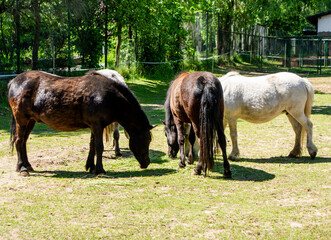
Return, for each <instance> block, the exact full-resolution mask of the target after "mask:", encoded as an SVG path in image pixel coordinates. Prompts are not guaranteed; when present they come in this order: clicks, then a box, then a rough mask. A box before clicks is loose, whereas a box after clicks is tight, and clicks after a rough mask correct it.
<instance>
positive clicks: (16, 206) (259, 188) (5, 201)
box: [0, 77, 331, 239]
mask: <svg viewBox="0 0 331 240" xmlns="http://www.w3.org/2000/svg"><path fill="white" fill-rule="evenodd" d="M169 81H170V79H169V80H157V79H146V78H141V79H131V80H129V81H128V85H129V87H130V88H131V89H132V90H133V92H135V94H136V96H137V98H138V100H139V102H140V103H141V104H142V106H143V108H144V110H145V112H146V113H147V114H148V117H149V119H150V121H151V123H152V124H159V125H158V127H156V128H155V129H153V131H152V132H153V141H152V143H151V148H150V157H151V164H150V166H149V167H148V169H146V170H142V169H140V168H139V164H138V162H137V161H136V160H135V158H134V157H133V155H132V153H131V152H130V151H129V149H128V140H127V139H126V138H125V137H124V134H123V131H122V130H121V139H120V146H121V149H122V152H123V157H122V158H120V159H115V158H114V151H113V150H111V145H110V143H106V144H105V152H104V159H103V162H104V168H105V170H106V171H107V174H106V176H102V177H95V176H94V175H92V174H89V173H87V172H85V171H84V166H85V161H86V158H87V154H88V147H89V137H90V135H89V131H88V130H82V131H77V132H69V133H68V132H56V131H53V130H51V129H49V128H48V127H46V126H44V125H38V126H36V127H35V129H34V131H33V132H32V134H31V136H30V139H29V141H28V155H29V159H30V162H31V164H32V165H33V167H34V169H35V170H36V171H35V172H33V173H31V176H30V177H28V178H23V177H21V176H19V174H18V173H16V172H15V165H16V161H17V158H16V153H15V152H14V154H11V153H10V150H9V117H8V116H7V113H6V112H0V193H1V197H0V239H330V238H331V230H330V229H331V218H330V211H331V177H330V176H331V171H330V170H331V163H330V162H331V117H330V115H331V79H330V77H323V78H310V81H311V82H312V83H313V85H314V87H315V92H316V94H315V102H314V108H313V112H312V116H311V120H312V122H313V123H314V143H315V145H316V146H317V147H318V149H319V151H318V155H317V157H316V159H315V160H310V158H309V157H308V156H309V155H308V152H307V150H306V148H304V152H303V157H301V158H296V159H288V158H286V157H285V156H287V155H288V153H289V152H290V150H291V149H292V147H293V145H294V133H293V131H292V128H291V125H290V123H289V122H288V120H287V118H286V116H285V115H282V116H279V117H278V118H276V119H274V120H273V121H271V122H269V123H266V124H263V125H254V124H249V123H247V122H244V121H239V123H238V135H239V136H238V140H239V148H240V150H241V158H240V159H238V160H237V161H231V162H230V164H231V170H232V175H233V178H232V179H231V180H228V179H224V178H223V167H222V164H223V162H222V158H221V156H219V155H217V159H216V162H217V164H216V168H215V170H214V171H213V172H210V173H209V176H208V177H206V178H204V177H203V176H194V175H192V172H193V168H194V166H187V167H186V168H185V169H177V166H178V160H172V159H170V158H168V156H167V155H166V152H167V144H166V138H165V136H164V133H163V127H162V126H161V124H160V119H163V118H164V111H163V102H164V98H165V92H166V90H167V87H168V84H169ZM226 136H227V137H228V138H229V132H228V129H227V131H226ZM230 150H231V143H230V141H228V147H227V151H228V153H230Z"/></svg>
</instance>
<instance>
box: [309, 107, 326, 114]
mask: <svg viewBox="0 0 331 240" xmlns="http://www.w3.org/2000/svg"><path fill="white" fill-rule="evenodd" d="M311 113H312V114H323V115H331V106H314V107H313V109H312V111H311Z"/></svg>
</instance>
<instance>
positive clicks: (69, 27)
mask: <svg viewBox="0 0 331 240" xmlns="http://www.w3.org/2000/svg"><path fill="white" fill-rule="evenodd" d="M67 8H68V72H70V71H71V10H70V2H69V1H68V2H67Z"/></svg>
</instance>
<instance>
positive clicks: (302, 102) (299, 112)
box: [219, 72, 317, 160]
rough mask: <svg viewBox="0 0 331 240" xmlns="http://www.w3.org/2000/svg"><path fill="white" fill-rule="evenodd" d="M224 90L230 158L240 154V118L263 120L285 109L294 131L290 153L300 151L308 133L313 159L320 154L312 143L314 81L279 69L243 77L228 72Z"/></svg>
mask: <svg viewBox="0 0 331 240" xmlns="http://www.w3.org/2000/svg"><path fill="white" fill-rule="evenodd" d="M219 80H220V81H221V84H222V87H223V91H224V128H225V127H226V126H227V124H229V128H230V136H231V141H232V152H231V154H230V155H229V159H232V160H235V159H236V157H238V156H239V148H238V143H237V120H238V119H239V118H240V119H243V120H245V121H248V122H251V123H264V122H268V121H270V120H272V119H273V118H275V117H277V116H278V115H280V114H281V113H286V116H287V117H288V119H289V121H290V123H291V125H292V127H293V130H294V132H295V144H294V148H293V150H292V151H291V152H290V154H289V157H298V156H300V155H301V142H302V141H303V136H304V132H306V133H307V149H308V152H309V155H310V157H311V159H314V158H315V156H316V154H317V148H316V146H315V145H314V143H313V124H312V122H311V121H310V120H309V116H310V114H311V109H312V104H313V99H314V89H313V86H312V85H311V83H310V82H309V81H308V80H307V79H305V78H301V77H299V76H298V75H296V74H293V73H288V72H280V73H276V74H270V75H265V76H259V77H244V76H241V75H240V74H239V73H237V72H229V73H228V74H226V75H225V76H223V77H220V78H219Z"/></svg>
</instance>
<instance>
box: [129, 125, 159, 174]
mask: <svg viewBox="0 0 331 240" xmlns="http://www.w3.org/2000/svg"><path fill="white" fill-rule="evenodd" d="M154 127H155V126H149V128H148V129H146V130H141V131H135V132H131V133H129V135H130V140H129V147H130V150H131V151H132V152H133V155H134V156H135V158H136V159H137V160H138V162H139V164H140V167H141V168H147V167H148V165H149V164H150V159H149V144H150V143H151V141H152V135H151V132H150V130H151V129H153V128H154Z"/></svg>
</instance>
